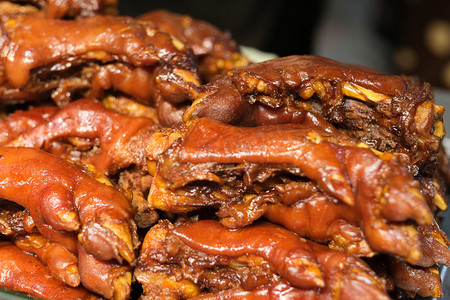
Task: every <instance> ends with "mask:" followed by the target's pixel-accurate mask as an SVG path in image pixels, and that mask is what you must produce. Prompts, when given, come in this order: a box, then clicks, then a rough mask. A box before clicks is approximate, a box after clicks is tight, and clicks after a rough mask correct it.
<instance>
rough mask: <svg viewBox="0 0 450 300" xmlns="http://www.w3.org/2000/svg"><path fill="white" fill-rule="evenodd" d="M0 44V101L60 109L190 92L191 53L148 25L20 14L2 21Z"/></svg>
mask: <svg viewBox="0 0 450 300" xmlns="http://www.w3.org/2000/svg"><path fill="white" fill-rule="evenodd" d="M0 47H1V49H2V51H3V52H2V53H4V54H5V55H4V56H2V57H3V59H2V60H1V61H0V69H1V71H2V72H1V74H2V78H1V80H0V82H1V85H0V101H1V102H3V103H5V102H12V103H14V102H23V101H27V100H42V99H46V98H49V97H50V96H51V97H52V98H53V99H54V100H55V101H56V102H57V103H59V104H60V105H63V104H66V103H67V102H68V101H70V100H72V99H73V98H76V97H77V96H92V97H97V98H101V97H103V95H104V91H105V90H107V91H111V90H117V91H119V92H122V93H124V94H127V95H130V96H132V97H134V98H136V99H137V100H138V101H141V102H143V103H145V104H147V105H153V106H154V105H155V104H156V103H159V102H164V101H168V102H170V103H174V104H179V103H183V102H185V101H189V100H192V98H193V97H195V95H196V93H197V87H198V75H197V69H196V65H195V62H194V57H193V54H192V50H191V49H190V48H189V47H188V46H186V45H185V44H183V43H182V42H181V41H179V40H177V39H174V38H173V37H171V36H170V35H169V34H167V33H164V32H161V31H159V30H157V28H156V26H155V25H154V24H153V23H151V22H145V21H136V20H134V19H132V18H129V17H111V16H97V17H91V18H85V19H79V20H54V19H44V18H39V17H35V16H23V17H18V18H16V19H14V20H12V21H10V22H6V23H5V24H3V30H2V43H1V45H0ZM30 49H32V51H30Z"/></svg>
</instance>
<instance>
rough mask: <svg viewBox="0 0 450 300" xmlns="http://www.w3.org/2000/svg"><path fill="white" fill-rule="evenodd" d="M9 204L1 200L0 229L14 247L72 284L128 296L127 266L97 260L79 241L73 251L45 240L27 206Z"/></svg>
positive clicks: (110, 296)
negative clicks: (36, 259) (25, 207)
mask: <svg viewBox="0 0 450 300" xmlns="http://www.w3.org/2000/svg"><path fill="white" fill-rule="evenodd" d="M11 203H12V202H11ZM9 204H10V203H8V204H5V203H2V208H3V209H2V210H1V211H0V223H1V224H2V226H1V230H0V233H2V234H4V235H6V236H8V237H9V238H10V239H11V240H12V241H13V242H14V243H15V245H16V246H17V247H18V248H20V249H22V250H24V251H26V252H28V253H33V254H35V255H36V256H37V258H38V259H39V260H40V261H41V262H42V263H43V264H44V265H45V266H46V267H47V268H48V271H49V272H50V274H51V275H52V276H54V277H55V279H57V280H59V281H61V282H63V283H65V284H67V285H69V286H72V287H77V286H79V285H80V284H81V285H82V286H83V287H84V288H86V289H88V290H90V291H92V292H95V293H96V294H99V295H102V296H103V297H105V298H107V299H116V300H118V299H129V296H130V292H131V267H130V266H128V265H123V264H119V263H117V262H116V261H114V260H112V261H105V260H100V259H98V258H96V257H95V256H94V255H92V254H89V253H87V252H86V250H85V248H84V247H83V246H82V245H81V243H77V253H76V255H75V254H74V253H71V252H70V251H68V250H67V249H66V248H65V247H64V246H62V245H61V244H59V243H54V242H49V241H48V240H47V239H46V238H45V237H43V236H42V235H41V234H40V233H38V232H37V230H36V228H35V224H34V222H33V220H32V219H31V220H30V218H31V217H30V216H29V214H28V212H27V210H22V209H21V208H20V207H19V206H17V207H16V206H12V205H9ZM19 280H20V279H19Z"/></svg>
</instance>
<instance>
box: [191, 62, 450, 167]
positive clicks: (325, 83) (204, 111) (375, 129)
mask: <svg viewBox="0 0 450 300" xmlns="http://www.w3.org/2000/svg"><path fill="white" fill-rule="evenodd" d="M303 110H307V111H313V112H315V113H318V114H320V115H322V116H323V117H324V118H325V119H326V120H328V121H329V122H331V123H332V124H333V125H335V126H336V127H337V128H338V129H340V130H341V131H343V132H344V133H345V134H347V135H349V136H352V137H356V138H358V139H360V140H362V141H364V142H366V143H367V144H369V145H370V146H371V147H373V148H375V149H378V150H380V151H383V152H384V151H390V152H395V153H397V154H398V155H400V156H402V159H404V160H405V161H406V162H407V163H408V164H409V165H410V167H411V168H412V171H413V172H414V173H417V172H418V170H419V168H421V167H423V166H425V165H427V164H433V163H435V162H436V159H437V158H436V155H437V153H438V151H439V145H440V141H441V139H442V138H443V136H444V134H445V130H444V128H443V123H442V115H443V112H444V109H443V107H441V106H438V105H435V104H434V99H433V95H432V93H431V91H430V87H429V85H427V84H424V85H423V86H422V85H421V84H420V83H419V82H418V81H417V80H414V79H412V78H407V77H401V76H394V75H385V74H381V73H378V72H376V71H373V70H369V69H365V68H361V67H355V66H349V65H345V64H342V63H339V62H336V61H333V60H330V59H326V58H321V57H315V56H289V57H283V58H279V59H275V60H270V61H266V62H262V63H257V64H252V65H249V66H247V67H244V68H238V69H235V70H233V71H230V72H228V73H227V74H223V75H221V76H218V77H217V78H215V79H214V80H213V81H211V82H210V83H208V84H206V85H204V86H203V87H202V91H201V93H200V94H199V95H198V97H197V98H196V100H195V101H194V103H193V105H192V106H191V108H189V109H188V110H187V111H186V113H185V115H184V120H185V121H188V120H191V119H193V118H199V117H210V118H214V119H216V120H218V121H221V122H225V123H229V124H244V125H258V124H268V123H271V124H273V123H285V122H286V121H288V122H292V121H294V122H295V119H296V118H295V115H296V114H299V113H300V114H301V113H302V111H303Z"/></svg>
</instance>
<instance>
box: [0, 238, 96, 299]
mask: <svg viewBox="0 0 450 300" xmlns="http://www.w3.org/2000/svg"><path fill="white" fill-rule="evenodd" d="M0 274H1V275H0V286H1V287H2V288H6V289H10V290H14V291H18V292H24V293H27V294H30V295H32V296H35V297H39V298H45V299H54V300H58V299H60V300H68V299H73V300H75V299H87V300H94V299H100V298H99V297H98V296H96V295H95V294H92V293H90V292H89V291H87V290H86V289H85V288H83V287H76V288H74V287H70V286H67V285H64V284H63V283H61V282H59V281H58V280H56V279H55V278H54V277H53V276H52V275H50V273H49V271H48V269H47V268H46V267H45V266H44V265H43V264H42V263H41V262H40V261H39V259H37V258H36V257H34V256H33V255H31V254H29V253H26V252H24V251H22V250H20V249H19V248H17V247H16V246H14V245H13V244H12V243H10V242H1V243H0ZM19 278H20V280H18V279H19Z"/></svg>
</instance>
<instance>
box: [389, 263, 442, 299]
mask: <svg viewBox="0 0 450 300" xmlns="http://www.w3.org/2000/svg"><path fill="white" fill-rule="evenodd" d="M386 262H387V268H388V272H389V274H390V276H391V277H392V279H393V281H394V283H395V285H396V286H397V287H399V288H401V289H403V290H405V291H407V292H409V293H412V294H413V295H415V294H418V295H420V296H422V297H433V298H440V297H443V296H444V294H443V293H442V287H441V277H440V275H439V267H438V266H432V267H429V268H421V267H416V266H411V265H409V264H407V263H406V262H404V261H401V260H398V259H396V258H394V257H388V258H386Z"/></svg>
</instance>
